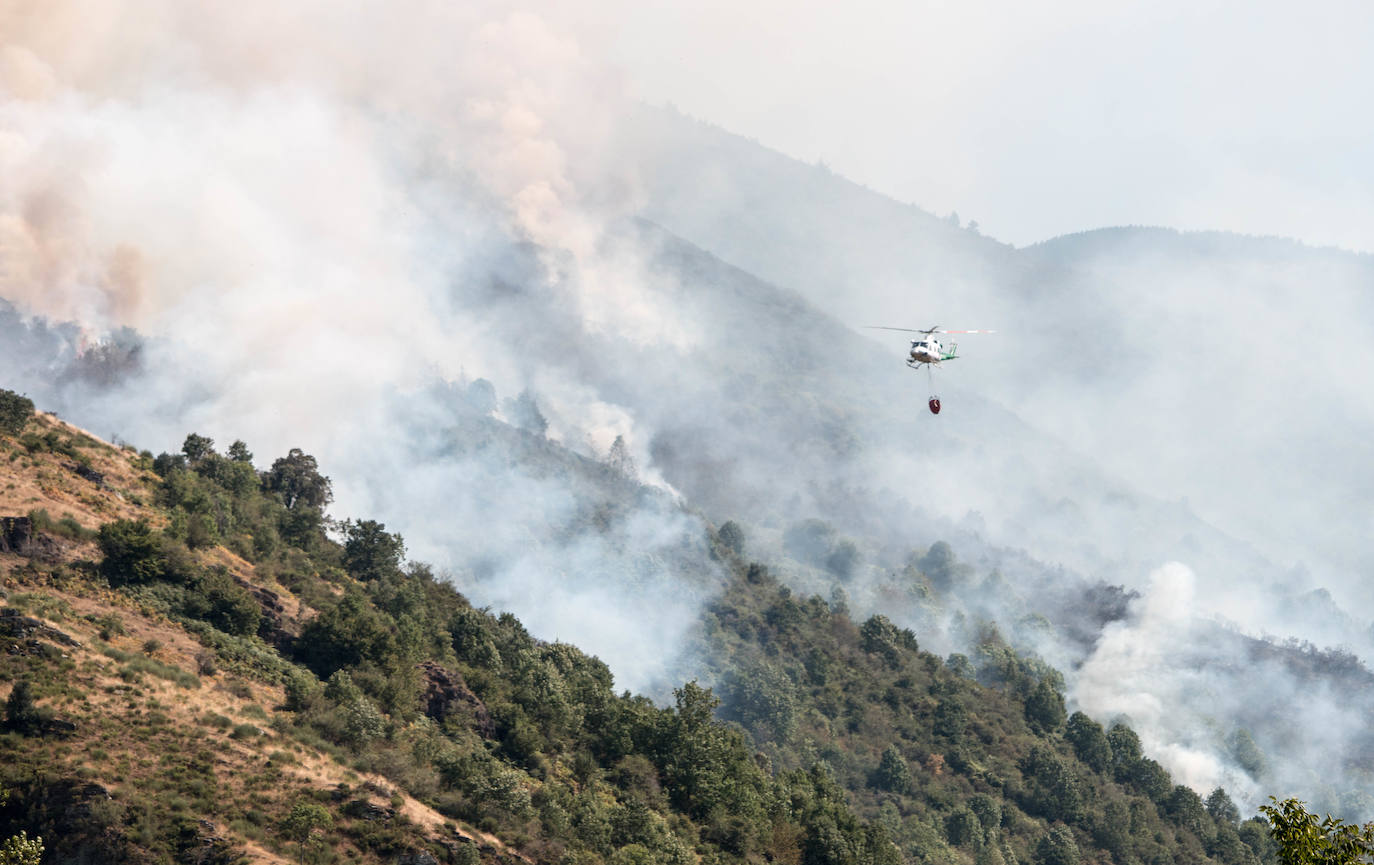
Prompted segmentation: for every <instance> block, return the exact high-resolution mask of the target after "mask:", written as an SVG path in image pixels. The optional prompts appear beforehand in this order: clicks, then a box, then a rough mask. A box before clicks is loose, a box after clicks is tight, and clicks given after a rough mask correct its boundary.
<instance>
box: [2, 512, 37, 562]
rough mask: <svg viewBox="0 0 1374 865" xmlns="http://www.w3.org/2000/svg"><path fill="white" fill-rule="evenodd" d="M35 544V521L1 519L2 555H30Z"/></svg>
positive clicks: (10, 518)
mask: <svg viewBox="0 0 1374 865" xmlns="http://www.w3.org/2000/svg"><path fill="white" fill-rule="evenodd" d="M32 544H33V520H31V519H29V518H28V517H0V553H18V554H19V555H21V556H23V555H28V552H29V547H30V546H31V545H32Z"/></svg>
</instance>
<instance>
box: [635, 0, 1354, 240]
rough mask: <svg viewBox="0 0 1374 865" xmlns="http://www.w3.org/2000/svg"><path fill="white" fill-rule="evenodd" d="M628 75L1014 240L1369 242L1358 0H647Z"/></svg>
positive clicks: (737, 128)
mask: <svg viewBox="0 0 1374 865" xmlns="http://www.w3.org/2000/svg"><path fill="white" fill-rule="evenodd" d="M618 16H619V29H618V30H617V31H616V33H615V35H614V37H613V42H612V45H611V46H610V52H611V55H612V57H613V59H614V61H615V62H616V63H617V64H619V65H621V66H622V68H623V70H624V76H625V79H626V81H627V83H628V86H629V87H630V89H631V90H632V92H633V93H634V94H635V95H637V96H639V97H640V98H642V99H644V100H646V101H648V102H650V103H651V104H663V103H667V102H671V103H673V104H674V105H676V106H677V107H678V108H679V109H680V110H682V111H683V112H685V113H687V114H690V115H692V116H694V117H697V118H700V119H703V120H708V121H711V122H713V123H717V124H719V125H721V126H724V127H726V128H727V129H729V130H731V131H733V132H737V133H740V134H742V135H745V136H748V137H751V138H756V139H758V140H759V141H760V142H761V143H763V144H766V145H768V146H770V147H773V148H776V149H778V150H781V151H783V152H785V153H787V154H789V155H792V156H795V157H798V158H801V159H804V160H807V161H816V160H821V161H824V162H825V163H826V164H827V165H829V166H830V167H831V168H832V169H834V170H835V171H837V172H839V173H841V174H843V175H845V176H847V177H849V178H851V179H853V180H856V181H858V182H861V183H864V184H866V185H868V186H871V187H873V188H874V189H877V190H879V191H881V192H883V193H886V194H888V195H891V196H893V197H895V198H897V199H900V200H903V201H909V202H912V203H914V204H917V205H919V206H921V207H923V208H925V209H927V210H931V211H934V212H936V213H938V214H941V215H944V214H947V213H949V212H950V211H951V210H957V211H958V213H959V214H960V216H961V217H962V218H963V219H964V220H966V221H967V220H970V219H973V220H977V221H978V223H979V224H980V226H981V227H982V230H983V232H984V233H986V234H990V235H992V236H994V237H997V238H999V239H1001V240H1005V241H1008V242H1011V243H1014V244H1016V245H1024V244H1028V243H1034V242H1036V241H1039V240H1044V239H1047V238H1049V237H1052V236H1055V235H1059V234H1064V233H1068V232H1074V231H1081V230H1085V229H1090V228H1097V227H1101V226H1105V225H1123V224H1147V225H1167V226H1171V227H1175V228H1182V229H1224V230H1231V231H1237V232H1242V233H1247V234H1273V235H1282V236H1289V237H1296V238H1298V239H1300V240H1303V241H1305V242H1307V243H1310V244H1314V245H1336V246H1342V247H1345V248H1347V249H1355V250H1363V251H1371V250H1374V158H1372V157H1374V111H1371V110H1370V108H1371V105H1374V52H1370V51H1369V50H1368V47H1369V46H1370V45H1371V44H1374V3H1369V2H1364V0H1345V2H1342V0H1325V2H1323V0H1319V2H1315V3H1303V4H1297V3H1284V2H1273V0H1261V2H1251V3H1239V2H1215V0H1187V2H1181V0H1129V2H1112V3H1099V2H1089V0H1051V2H1039V3H1012V2H1002V0H960V2H953V0H950V2H944V0H914V2H913V0H856V2H852V3H846V4H834V3H818V2H807V0H802V2H797V0H786V2H784V0H743V2H741V0H699V2H696V3H692V4H685V3H669V2H662V0H648V2H643V3H639V4H633V5H629V4H627V5H626V6H625V7H624V8H622V9H620V10H618Z"/></svg>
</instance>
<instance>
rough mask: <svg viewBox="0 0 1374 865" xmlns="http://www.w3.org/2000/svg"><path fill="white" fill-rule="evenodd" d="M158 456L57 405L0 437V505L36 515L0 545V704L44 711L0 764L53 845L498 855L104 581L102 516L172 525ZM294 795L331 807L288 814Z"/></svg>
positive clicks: (135, 851)
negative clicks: (287, 715)
mask: <svg viewBox="0 0 1374 865" xmlns="http://www.w3.org/2000/svg"><path fill="white" fill-rule="evenodd" d="M150 463H151V461H150V460H149V459H148V457H147V456H146V455H144V456H141V455H139V454H138V453H137V452H135V451H133V450H132V449H129V448H119V447H116V446H113V445H110V444H107V443H105V442H102V441H99V440H97V439H96V438H95V437H94V436H92V435H90V434H89V433H87V432H84V431H82V430H80V429H77V428H76V427H73V426H71V425H70V424H67V423H65V422H63V421H61V420H59V419H57V418H55V417H53V416H51V415H38V416H37V417H35V418H34V420H33V421H31V422H30V424H29V426H28V427H27V429H26V430H25V433H24V435H23V436H22V437H21V438H18V439H10V438H5V437H0V518H28V519H29V523H28V525H30V526H31V527H32V530H31V536H29V537H28V538H26V539H24V542H23V543H22V544H20V543H11V544H8V545H6V544H0V589H2V590H0V597H3V601H4V606H3V609H0V699H7V700H8V702H9V703H10V704H14V703H15V701H14V700H9V699H8V698H9V697H10V695H11V694H12V692H13V689H14V688H15V687H16V686H17V683H19V682H21V681H22V682H24V683H25V684H26V686H28V687H29V688H30V690H31V693H32V696H33V698H34V705H35V706H36V709H37V713H38V715H39V716H40V722H39V724H38V725H37V726H35V727H33V728H32V729H28V730H23V731H20V730H16V729H13V727H14V725H7V726H8V727H9V728H10V729H9V730H8V731H7V732H4V733H3V734H0V762H3V763H4V764H6V768H7V773H6V781H5V783H6V784H7V785H8V786H9V787H10V788H11V792H17V793H19V794H21V795H20V797H18V798H22V799H24V800H25V801H27V802H28V803H29V805H28V807H29V811H30V813H31V814H32V813H40V812H41V813H43V814H46V816H47V824H46V825H47V832H48V834H49V839H48V843H49V847H50V850H51V849H52V848H53V845H54V843H56V842H57V841H59V840H61V842H62V843H65V844H67V845H68V847H70V848H73V849H75V850H76V851H77V852H76V853H72V854H71V855H73V856H77V855H78V854H79V855H81V856H89V855H92V853H93V852H95V853H96V855H97V857H98V858H101V859H104V858H105V856H104V854H100V853H98V851H99V850H100V849H102V846H103V847H104V849H105V850H106V852H107V853H110V854H111V855H110V857H109V860H110V861H166V860H168V859H169V858H170V859H173V860H177V861H200V862H220V861H223V862H233V861H249V862H285V861H295V860H296V859H298V858H301V857H308V858H311V859H312V861H313V860H321V861H363V862H366V861H383V860H385V861H409V862H415V863H420V862H428V861H436V858H435V857H437V860H440V861H442V860H445V859H450V860H451V859H453V858H454V857H455V856H457V858H459V859H462V858H464V857H463V855H462V854H463V853H464V852H465V849H466V848H467V847H469V846H471V847H472V849H474V850H476V849H481V848H484V849H482V853H483V858H492V857H497V858H505V856H506V855H508V854H507V852H506V851H505V850H504V848H503V847H502V846H501V845H500V843H499V842H497V841H496V840H495V839H494V838H491V837H489V836H486V835H483V834H481V833H478V832H476V831H475V830H472V829H470V828H466V827H463V826H461V825H460V824H458V823H456V822H455V821H453V820H451V819H446V818H444V817H443V816H441V815H440V814H438V813H437V812H435V811H434V810H433V809H431V808H429V807H427V806H426V805H424V804H421V803H420V802H418V801H416V800H415V799H414V798H411V797H410V796H408V795H406V794H405V793H404V791H401V790H398V789H397V788H396V787H395V785H393V784H391V783H388V782H387V781H386V780H384V779H383V778H382V777H381V776H379V775H376V774H372V773H368V772H363V771H359V770H357V769H355V768H354V767H352V766H351V765H350V764H349V760H348V757H347V755H346V753H344V752H342V751H340V750H339V749H338V748H334V747H329V746H328V745H327V744H326V743H322V742H319V741H308V740H307V741H302V737H300V736H299V735H298V733H297V731H296V730H294V729H293V728H292V726H291V725H290V724H289V723H285V722H283V721H282V720H281V719H280V717H277V713H276V711H275V710H276V708H277V707H279V706H281V705H282V704H283V701H284V700H285V694H284V689H283V687H282V685H281V684H278V683H274V682H272V681H271V679H272V677H271V676H264V675H254V673H253V670H252V668H251V665H244V666H243V668H242V669H240V670H231V669H226V668H224V667H222V666H221V664H220V663H217V661H216V657H215V654H214V653H213V652H210V651H208V650H207V647H206V645H205V644H204V642H203V640H202V639H200V638H198V637H197V635H196V634H193V633H191V632H190V631H189V630H188V629H187V628H186V627H184V626H183V625H181V624H178V623H177V622H175V621H173V620H171V619H169V618H168V617H166V616H164V615H162V614H160V613H158V612H156V611H155V610H154V609H150V608H149V606H148V605H147V604H143V603H140V601H139V600H138V599H137V598H135V597H130V596H129V595H128V594H127V593H124V592H120V591H115V590H112V589H111V588H109V587H108V585H106V584H105V582H104V581H103V580H102V579H100V578H99V577H98V575H97V570H96V563H97V562H98V561H99V559H100V556H101V553H100V548H99V547H98V545H97V543H96V541H95V530H96V529H98V528H99V526H100V525H102V524H103V523H106V522H109V521H112V520H117V519H139V518H141V519H146V520H147V521H149V522H150V523H151V524H152V525H154V526H161V525H165V524H166V523H167V515H166V514H165V513H163V512H161V511H160V510H159V509H158V508H156V507H155V506H154V505H153V502H155V500H156V497H157V488H158V483H159V478H158V476H157V475H156V474H155V473H153V471H152V470H151V465H150ZM18 523H19V524H21V528H22V523H23V521H22V519H21V520H19V521H18ZM8 525H9V527H10V530H11V531H12V529H13V527H14V526H15V525H16V521H14V520H10V521H9V522H8ZM21 534H22V532H21ZM6 546H9V547H11V549H9V550H6V549H5V547H6ZM16 547H17V548H18V549H16ZM195 555H196V556H197V558H198V559H199V560H200V563H201V564H203V565H205V566H207V567H214V566H221V567H222V568H223V569H224V570H226V571H227V572H229V573H230V574H232V575H233V577H234V579H235V580H236V581H237V582H239V584H240V585H243V586H245V587H247V588H249V590H250V591H253V592H254V594H255V596H256V597H259V598H267V599H272V601H273V602H274V603H275V605H276V609H275V610H273V611H272V613H273V614H274V615H275V616H276V617H277V620H278V621H279V623H280V624H281V625H282V626H284V627H292V626H298V625H299V623H300V622H301V621H302V620H304V619H308V618H309V617H310V616H311V615H313V611H312V610H310V609H309V608H308V607H304V606H302V605H301V604H300V603H299V602H298V601H297V600H296V599H295V597H294V596H292V595H291V593H290V592H288V591H286V590H285V589H283V587H282V586H280V585H279V584H277V583H276V582H275V581H274V580H272V579H271V578H270V577H267V576H266V575H264V576H263V577H262V578H259V576H258V575H257V574H256V573H255V568H254V566H253V565H252V564H250V563H249V562H247V561H245V560H244V559H243V558H241V557H239V556H237V555H235V554H234V553H232V552H230V551H228V550H227V549H224V548H223V547H213V548H209V549H202V550H198V551H197V552H196V554H195ZM259 642H260V641H259ZM259 650H260V651H261V652H262V653H263V654H269V653H270V650H268V649H266V647H265V646H259ZM11 714H13V712H12V711H11ZM305 738H307V739H308V737H305ZM35 803H37V804H35ZM298 805H304V806H315V805H318V806H320V807H321V808H323V809H324V813H326V814H327V815H328V819H316V820H315V823H316V824H318V825H315V826H313V827H311V826H308V825H307V826H306V827H305V828H304V829H299V830H298V829H295V828H293V827H292V826H288V825H286V823H285V822H284V820H283V817H282V815H290V814H291V813H292V811H293V809H295V808H296V807H297V806H298ZM301 813H305V814H311V813H314V814H318V813H319V812H317V811H313V810H312V809H311V808H309V807H306V808H305V809H304V810H303V811H301ZM11 819H14V818H13V815H11ZM307 822H308V821H307ZM40 828H41V827H35V830H37V829H40ZM54 832H56V833H59V834H62V835H63V836H65V837H64V838H62V839H57V838H54V837H53V833H54ZM293 833H294V834H293ZM30 834H31V835H32V834H35V831H30ZM468 842H474V843H473V844H472V845H469V843H468ZM64 849H66V848H64ZM116 850H117V851H118V855H113V851H116ZM455 851H457V852H456V853H455ZM58 858H59V859H61V858H63V857H61V856H59V857H58ZM468 858H475V857H472V856H471V854H470V853H469V854H468Z"/></svg>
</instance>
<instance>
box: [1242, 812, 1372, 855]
mask: <svg viewBox="0 0 1374 865" xmlns="http://www.w3.org/2000/svg"><path fill="white" fill-rule="evenodd" d="M1269 801H1271V802H1272V803H1273V804H1272V805H1261V806H1260V807H1259V809H1260V811H1262V812H1263V813H1264V816H1265V817H1267V818H1269V827H1270V828H1269V831H1270V833H1271V834H1272V835H1273V837H1274V840H1275V841H1276V842H1277V843H1278V845H1279V862H1280V863H1282V865H1354V863H1358V862H1367V861H1369V860H1370V857H1372V856H1374V823H1366V824H1365V825H1364V826H1356V825H1355V824H1353V823H1346V822H1345V821H1344V820H1341V819H1340V818H1339V817H1332V816H1331V815H1329V814H1328V815H1327V816H1326V817H1325V818H1324V819H1321V820H1318V819H1317V815H1316V814H1313V813H1312V812H1310V811H1308V810H1307V808H1306V807H1304V805H1303V803H1302V802H1300V801H1298V800H1297V799H1284V800H1283V801H1282V802H1280V801H1279V800H1278V799H1275V798H1274V797H1273V796H1270V797H1269Z"/></svg>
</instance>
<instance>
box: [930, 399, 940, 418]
mask: <svg viewBox="0 0 1374 865" xmlns="http://www.w3.org/2000/svg"><path fill="white" fill-rule="evenodd" d="M927 405H929V406H930V413H931V414H939V413H940V398H939V397H938V396H933V397H931V398H930V402H928V403H927Z"/></svg>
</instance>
